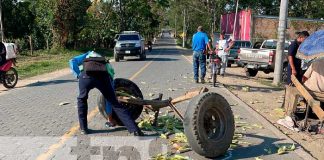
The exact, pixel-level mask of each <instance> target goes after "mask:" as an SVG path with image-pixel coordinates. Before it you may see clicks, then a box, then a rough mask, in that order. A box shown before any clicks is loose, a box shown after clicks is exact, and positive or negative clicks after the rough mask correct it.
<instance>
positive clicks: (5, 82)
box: [3, 67, 18, 88]
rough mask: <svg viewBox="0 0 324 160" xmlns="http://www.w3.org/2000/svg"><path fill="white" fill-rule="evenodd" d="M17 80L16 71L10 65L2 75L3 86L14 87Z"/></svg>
mask: <svg viewBox="0 0 324 160" xmlns="http://www.w3.org/2000/svg"><path fill="white" fill-rule="evenodd" d="M11 72H12V73H11ZM9 81H10V82H9ZM17 82H18V72H17V70H16V69H15V68H13V67H11V68H10V69H9V70H8V71H7V72H6V73H5V75H4V79H3V86H4V87H6V88H14V87H15V86H16V84H17Z"/></svg>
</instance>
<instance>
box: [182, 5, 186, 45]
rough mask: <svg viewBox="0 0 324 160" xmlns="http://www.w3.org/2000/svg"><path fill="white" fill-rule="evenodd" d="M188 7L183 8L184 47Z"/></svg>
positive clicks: (183, 43)
mask: <svg viewBox="0 0 324 160" xmlns="http://www.w3.org/2000/svg"><path fill="white" fill-rule="evenodd" d="M186 36H187V35H186V9H184V10H183V36H182V47H183V48H185V44H186V43H185V41H186Z"/></svg>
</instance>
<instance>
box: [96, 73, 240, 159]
mask: <svg viewBox="0 0 324 160" xmlns="http://www.w3.org/2000/svg"><path fill="white" fill-rule="evenodd" d="M114 85H115V90H116V93H117V92H118V93H127V95H130V96H120V95H118V100H119V102H121V104H122V106H123V107H126V108H128V111H129V112H130V113H131V116H132V118H133V119H134V120H136V119H137V118H138V117H139V116H140V115H141V113H142V111H143V109H144V108H146V109H148V110H151V111H153V112H154V113H155V115H154V116H155V120H154V123H156V120H157V118H158V115H159V111H160V109H161V108H164V107H170V108H171V109H172V110H173V111H174V113H176V115H177V116H178V117H179V118H180V119H181V120H182V121H183V125H184V133H185V135H186V136H187V139H188V142H189V144H190V146H191V148H192V149H193V150H194V151H195V152H197V153H198V154H200V155H202V156H205V157H217V156H220V155H223V154H224V153H226V151H227V150H228V148H229V147H230V144H231V142H232V139H233V135H234V129H235V125H234V116H233V113H232V110H231V108H230V105H229V104H228V102H227V101H226V99H225V98H224V97H223V96H221V95H219V94H217V93H212V92H208V89H207V88H200V89H196V90H193V91H189V92H187V93H185V94H184V95H183V96H180V97H178V98H174V99H172V98H168V99H165V100H162V96H163V95H162V94H160V95H159V97H158V98H156V99H153V100H144V99H143V94H142V92H141V90H140V89H139V88H138V86H137V85H136V84H135V83H133V82H132V81H130V80H127V79H122V78H117V79H115V81H114ZM190 99H191V100H190ZM186 100H190V103H189V106H188V108H187V110H186V113H185V115H182V114H181V113H180V112H179V110H178V109H177V108H176V106H175V104H177V103H180V102H183V101H186ZM98 107H99V111H100V113H101V114H102V115H103V116H104V117H105V118H107V114H106V110H105V108H106V101H105V98H104V97H103V96H102V95H100V96H99V97H98ZM113 117H114V119H115V120H117V121H118V123H119V125H123V124H122V123H121V121H120V120H119V118H118V117H117V116H116V114H115V113H114V112H113ZM153 125H154V124H153Z"/></svg>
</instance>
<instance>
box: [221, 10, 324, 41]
mask: <svg viewBox="0 0 324 160" xmlns="http://www.w3.org/2000/svg"><path fill="white" fill-rule="evenodd" d="M234 19H235V13H228V14H223V15H222V16H221V31H224V32H226V33H227V34H232V33H233V28H234ZM278 23H279V20H278V17H275V16H259V15H253V13H252V11H251V10H242V11H239V12H238V14H237V22H236V31H235V34H234V36H235V39H240V40H251V41H252V42H257V41H263V40H265V39H277V34H278ZM287 27H288V29H287V32H286V39H287V40H293V39H295V38H296V34H295V32H296V31H303V30H306V31H308V32H309V33H310V34H311V33H313V32H315V31H317V30H320V29H324V20H315V19H306V18H288V25H287Z"/></svg>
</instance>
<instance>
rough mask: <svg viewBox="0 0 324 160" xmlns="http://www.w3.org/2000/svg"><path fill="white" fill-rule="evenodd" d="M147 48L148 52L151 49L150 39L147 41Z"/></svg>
mask: <svg viewBox="0 0 324 160" xmlns="http://www.w3.org/2000/svg"><path fill="white" fill-rule="evenodd" d="M147 49H148V51H149V52H151V51H152V42H151V41H148V42H147Z"/></svg>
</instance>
